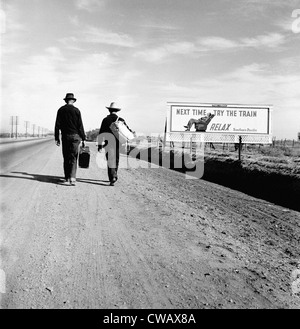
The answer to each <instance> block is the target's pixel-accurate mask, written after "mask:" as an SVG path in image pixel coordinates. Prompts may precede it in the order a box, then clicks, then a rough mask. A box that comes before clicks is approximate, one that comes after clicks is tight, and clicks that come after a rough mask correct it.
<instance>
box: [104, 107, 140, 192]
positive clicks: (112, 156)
mask: <svg viewBox="0 0 300 329" xmlns="http://www.w3.org/2000/svg"><path fill="white" fill-rule="evenodd" d="M106 108H107V109H108V111H109V115H108V116H107V117H105V118H104V119H103V120H102V123H101V127H100V130H99V137H100V140H99V139H98V151H101V150H102V149H103V148H105V152H106V153H105V156H106V160H107V172H108V179H109V181H110V185H111V186H114V184H115V182H116V181H117V180H118V168H119V158H120V142H119V140H118V138H117V137H116V136H115V135H114V134H113V133H112V131H111V129H110V125H111V124H112V123H113V122H115V121H116V120H117V119H119V121H122V122H123V123H124V125H125V126H126V127H127V128H128V129H129V130H130V131H131V132H132V133H133V134H134V135H135V132H134V131H132V130H131V129H130V128H129V127H128V126H127V124H126V122H125V120H124V119H123V118H121V117H119V116H118V115H117V112H119V111H121V108H120V107H119V106H118V105H117V104H116V103H115V102H112V103H111V104H110V106H106Z"/></svg>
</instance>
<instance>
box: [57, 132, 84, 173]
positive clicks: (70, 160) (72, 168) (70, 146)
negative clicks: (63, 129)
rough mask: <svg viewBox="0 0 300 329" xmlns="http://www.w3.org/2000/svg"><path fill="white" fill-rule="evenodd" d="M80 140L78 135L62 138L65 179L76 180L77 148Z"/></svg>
mask: <svg viewBox="0 0 300 329" xmlns="http://www.w3.org/2000/svg"><path fill="white" fill-rule="evenodd" d="M80 142H81V138H80V136H79V135H78V134H72V135H63V136H62V152H63V157H64V172H65V179H70V178H76V171H77V158H78V147H79V144H80Z"/></svg>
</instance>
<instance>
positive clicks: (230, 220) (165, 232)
mask: <svg viewBox="0 0 300 329" xmlns="http://www.w3.org/2000/svg"><path fill="white" fill-rule="evenodd" d="M90 147H91V150H92V155H91V157H92V159H91V166H90V168H89V169H81V168H79V169H78V172H77V177H78V182H77V185H76V186H75V187H72V186H63V185H60V184H59V179H60V178H62V176H63V172H62V156H61V148H58V147H56V146H55V145H54V142H52V141H51V143H48V144H47V147H44V148H42V149H41V150H39V151H38V152H37V153H36V154H34V155H33V156H32V157H29V158H27V159H26V160H25V161H23V162H22V163H19V164H17V165H16V166H15V167H13V168H10V170H9V171H6V172H4V173H2V174H1V177H0V180H1V236H0V243H1V263H0V269H1V270H2V273H3V274H4V275H5V277H3V275H2V291H1V293H0V295H1V297H2V300H1V307H2V308H5V309H6V308H102V309H106V308H300V287H299V286H300V283H299V286H297V281H296V280H297V275H298V274H299V273H300V270H298V268H300V213H299V212H295V211H292V210H289V209H286V208H283V207H280V206H276V205H274V204H271V203H268V202H266V201H263V200H259V199H255V198H253V197H250V196H247V195H246V194H243V193H240V192H236V191H234V190H230V189H228V188H225V187H222V186H220V185H216V184H212V183H209V182H206V181H204V180H187V179H185V176H184V175H183V174H180V173H178V172H174V171H171V170H168V169H164V168H159V169H155V168H152V169H151V168H143V169H142V168H140V169H133V168H131V169H130V168H129V169H120V172H119V180H118V182H117V184H116V185H115V186H114V187H111V186H108V182H107V176H106V170H105V169H99V168H98V166H97V164H96V161H95V158H96V153H95V151H96V147H95V145H94V144H90ZM121 161H122V162H124V161H126V159H125V157H124V156H123V157H122V159H121ZM4 280H5V281H4ZM299 281H300V280H299ZM299 281H298V282H299ZM298 287H299V289H298ZM297 289H298V290H297ZM298 292H299V293H298Z"/></svg>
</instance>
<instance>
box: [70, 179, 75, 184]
mask: <svg viewBox="0 0 300 329" xmlns="http://www.w3.org/2000/svg"><path fill="white" fill-rule="evenodd" d="M70 184H71V185H72V186H75V185H76V179H74V178H71V180H70Z"/></svg>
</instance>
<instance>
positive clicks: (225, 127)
mask: <svg viewBox="0 0 300 329" xmlns="http://www.w3.org/2000/svg"><path fill="white" fill-rule="evenodd" d="M271 108H272V106H271V105H245V104H217V103H216V104H214V103H178V102H177V103H168V116H167V121H168V122H167V132H168V133H169V138H168V139H172V138H170V137H171V136H172V134H173V136H178V133H183V134H188V133H189V134H190V133H191V132H196V133H205V135H206V137H205V140H207V141H210V139H211V141H216V140H218V137H216V134H217V135H223V136H224V135H226V134H227V135H228V134H230V135H236V136H239V135H245V136H246V135H247V136H255V135H257V136H262V135H265V137H267V140H269V138H268V137H270V136H271ZM209 134H211V136H210V137H209ZM180 135H182V134H180ZM213 136H214V137H213ZM219 139H220V138H219ZM225 139H226V138H225ZM256 139H259V138H256ZM261 139H262V140H266V138H265V139H264V138H261ZM232 140H233V142H236V138H232ZM252 140H255V138H254V137H252Z"/></svg>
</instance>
